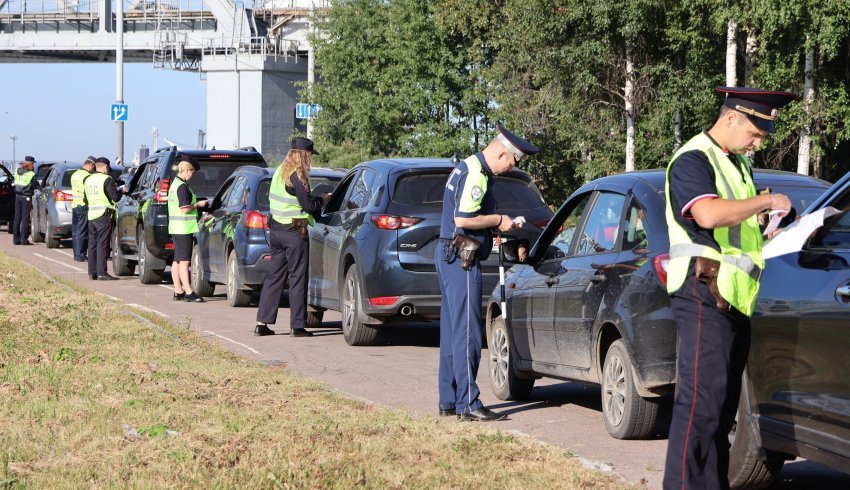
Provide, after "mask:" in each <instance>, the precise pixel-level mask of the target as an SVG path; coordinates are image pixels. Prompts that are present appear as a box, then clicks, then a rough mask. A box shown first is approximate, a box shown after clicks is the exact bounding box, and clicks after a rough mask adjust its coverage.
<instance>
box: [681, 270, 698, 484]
mask: <svg viewBox="0 0 850 490" xmlns="http://www.w3.org/2000/svg"><path fill="white" fill-rule="evenodd" d="M693 295H694V297H698V296H697V280H696V277H695V278H694V287H693ZM696 303H697V342H696V348H695V349H694V398H693V401H692V402H691V416H690V417H689V418H688V430H686V431H685V444H684V449H683V450H682V490H684V488H685V481H686V480H685V470H686V468H687V455H688V441H689V440H690V436H691V427H692V426H693V423H694V411H695V410H696V406H697V384H698V383H697V379H698V376H699V339H700V332H701V330H702V303H701V302H700V301H696Z"/></svg>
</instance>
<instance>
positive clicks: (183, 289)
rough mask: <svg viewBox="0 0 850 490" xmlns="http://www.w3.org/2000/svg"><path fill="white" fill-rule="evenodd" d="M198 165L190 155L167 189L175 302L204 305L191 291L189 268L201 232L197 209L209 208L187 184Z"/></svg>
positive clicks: (200, 298)
mask: <svg viewBox="0 0 850 490" xmlns="http://www.w3.org/2000/svg"><path fill="white" fill-rule="evenodd" d="M197 170H198V165H197V164H196V163H195V162H194V161H193V159H192V158H191V157H189V156H187V155H184V156H183V157H182V161H181V162H180V164H179V165H177V177H175V178H174V183H173V184H172V185H171V187H169V188H168V233H170V234H171V240H172V241H173V243H174V259H173V260H172V263H171V279H172V280H173V282H174V298H173V299H174V301H188V302H194V303H203V302H204V298H202V297H200V296H198V295H197V294H195V292H194V291H192V285H191V282H190V280H189V264H190V261H191V259H192V246H193V245H194V243H193V241H194V240H193V235H194V234H195V233H196V232H197V231H198V230H199V227H198V209H201V208H204V207H206V206H207V201H206V200H201V201H198V200H197V198H196V197H195V193H194V192H192V189H191V188H189V186H188V184H186V182H187V181H188V180H189V179H191V178H192V176H194V175H195V172H196V171H197Z"/></svg>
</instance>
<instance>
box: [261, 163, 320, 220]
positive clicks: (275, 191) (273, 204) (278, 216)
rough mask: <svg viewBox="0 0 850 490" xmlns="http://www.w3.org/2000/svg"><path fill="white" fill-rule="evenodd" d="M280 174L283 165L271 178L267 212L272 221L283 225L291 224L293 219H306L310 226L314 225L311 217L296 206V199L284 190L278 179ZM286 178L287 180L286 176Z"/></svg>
mask: <svg viewBox="0 0 850 490" xmlns="http://www.w3.org/2000/svg"><path fill="white" fill-rule="evenodd" d="M282 172H283V165H281V166H280V167H278V168H277V170H275V172H274V175H273V176H272V185H271V188H270V189H269V211H270V212H271V215H272V219H273V220H275V221H277V222H278V223H282V224H284V225H286V224H289V223H292V220H293V219H295V218H301V219H306V220H307V221H308V222H309V224H310V225H313V224H315V220H314V219H313V216H311V215H310V213H308V212H306V211H304V210H303V209H301V205H300V204H298V197H297V196H294V195H292V194H290V193H289V192H288V191H287V190H286V185H284V183H283V182H282V180H283V179H281V178H280V174H281V173H282ZM293 173H294V171H293ZM287 178H289V176H288V175H287Z"/></svg>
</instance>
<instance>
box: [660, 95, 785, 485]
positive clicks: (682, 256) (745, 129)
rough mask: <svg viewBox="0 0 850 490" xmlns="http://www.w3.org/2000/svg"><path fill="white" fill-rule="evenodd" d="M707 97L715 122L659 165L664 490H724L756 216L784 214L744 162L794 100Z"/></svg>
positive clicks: (753, 267) (754, 288) (757, 253)
mask: <svg viewBox="0 0 850 490" xmlns="http://www.w3.org/2000/svg"><path fill="white" fill-rule="evenodd" d="M715 90H716V91H717V92H719V93H722V94H724V95H725V100H724V102H723V106H722V107H721V109H720V115H719V117H718V118H717V120H716V121H715V123H714V125H713V126H712V127H711V129H709V130H708V131H703V132H702V133H700V134H698V135H696V136H695V137H693V138H692V139H691V140H690V141H688V143H687V144H685V145H684V146H683V147H682V148H680V149H679V150H678V151H677V152H676V154H675V155H674V156H673V158H672V160H671V161H670V164H669V166H668V167H667V184H666V194H667V209H666V215H667V227H668V234H669V237H670V263H669V265H668V268H667V291H668V293H669V294H670V296H671V298H670V306H671V309H672V311H673V318H674V320H675V322H676V328H677V330H678V333H679V347H678V361H677V369H678V378H677V379H678V383H677V386H676V401H675V405H674V408H673V419H672V422H671V426H670V435H669V439H668V445H667V460H666V464H665V468H664V488H665V489H676V490H679V489H692V488H693V489H695V488H700V489H702V488H719V489H723V488H729V481H728V477H727V472H728V468H729V441H728V434H729V430H730V429H731V426H732V422H733V421H734V418H735V411H736V409H737V407H738V399H739V397H740V391H741V376H742V374H743V371H744V367H745V365H746V361H747V354H748V352H749V348H750V315H752V313H753V309H754V307H755V301H756V295H757V294H758V290H759V278H760V276H761V271H762V269H763V268H764V264H765V263H764V259H763V258H762V235H761V230H760V228H759V223H758V220H757V217H756V215H757V214H758V213H760V212H762V211H765V210H768V209H771V210H777V211H781V212H785V213H788V212H789V211H790V209H791V202H790V201H789V199H788V197H786V196H784V195H781V194H757V193H756V188H755V184H754V183H753V171H752V167H751V166H750V161H749V159H748V158H747V155H746V154H747V152H748V151H751V150H755V149H757V148H759V147H760V146H761V143H762V141H763V139H764V138H765V137H766V136H767V135H768V134H769V133H773V131H774V129H775V128H774V122H775V120H776V117H777V114H778V111H779V109H780V108H781V107H783V106H785V105H786V104H788V103H789V102H791V101H792V100H794V99H795V98H796V95H794V94H792V93H788V92H775V91H770V90H762V89H756V88H741V87H717V88H716V89H715Z"/></svg>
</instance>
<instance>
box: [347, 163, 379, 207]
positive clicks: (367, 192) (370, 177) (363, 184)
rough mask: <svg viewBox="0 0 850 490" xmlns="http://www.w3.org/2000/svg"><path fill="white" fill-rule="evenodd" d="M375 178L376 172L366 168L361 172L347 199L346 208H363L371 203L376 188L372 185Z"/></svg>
mask: <svg viewBox="0 0 850 490" xmlns="http://www.w3.org/2000/svg"><path fill="white" fill-rule="evenodd" d="M374 180H375V172H372V171H371V170H368V169H365V170H363V172H361V173H360V176H359V177H357V181H356V182H355V183H354V187H353V188H352V189H351V193H350V194H349V196H348V200H347V201H346V204H345V207H346V209H361V208H365V207H366V205H367V204H369V200H370V199H371V197H372V193H373V192H374V191H375V190H376V189H375V188H374V186H373V185H372V183H373V182H374Z"/></svg>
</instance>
